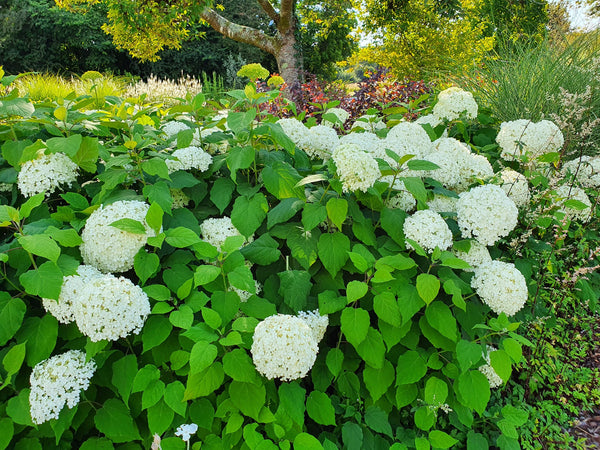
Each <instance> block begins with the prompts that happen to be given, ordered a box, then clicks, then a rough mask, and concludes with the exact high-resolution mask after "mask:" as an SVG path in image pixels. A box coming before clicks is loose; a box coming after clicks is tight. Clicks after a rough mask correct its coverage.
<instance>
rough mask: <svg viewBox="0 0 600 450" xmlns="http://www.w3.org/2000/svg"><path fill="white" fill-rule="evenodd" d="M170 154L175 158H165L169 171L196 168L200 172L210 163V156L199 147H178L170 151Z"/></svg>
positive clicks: (206, 168)
mask: <svg viewBox="0 0 600 450" xmlns="http://www.w3.org/2000/svg"><path fill="white" fill-rule="evenodd" d="M171 156H173V157H174V158H176V159H167V160H165V163H166V164H167V167H168V168H169V173H173V172H176V171H178V170H190V169H198V170H199V171H200V172H205V171H206V170H208V168H209V167H210V164H211V163H212V156H210V155H209V154H208V153H206V152H205V151H204V150H202V149H201V148H200V147H194V146H191V147H185V148H179V149H177V150H175V151H174V152H173V153H171Z"/></svg>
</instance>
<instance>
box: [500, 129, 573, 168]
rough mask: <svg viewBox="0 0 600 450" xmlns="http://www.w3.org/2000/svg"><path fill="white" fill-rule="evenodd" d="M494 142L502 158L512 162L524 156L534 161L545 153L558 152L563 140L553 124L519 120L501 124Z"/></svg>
mask: <svg viewBox="0 0 600 450" xmlns="http://www.w3.org/2000/svg"><path fill="white" fill-rule="evenodd" d="M496 142H497V143H498V145H499V146H500V149H501V155H502V157H503V158H504V159H506V160H509V161H512V160H514V159H518V158H519V157H521V156H523V155H525V154H528V155H529V157H530V158H531V159H535V158H538V157H539V156H541V155H543V154H545V153H550V152H558V151H560V149H561V148H562V146H563V144H564V142H565V140H564V137H563V134H562V132H561V131H560V128H558V127H557V126H556V125H555V124H554V122H551V121H549V120H542V121H540V122H537V123H534V122H531V121H530V120H526V119H519V120H513V121H511V122H504V123H502V124H501V125H500V131H499V132H498V136H496Z"/></svg>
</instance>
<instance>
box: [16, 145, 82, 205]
mask: <svg viewBox="0 0 600 450" xmlns="http://www.w3.org/2000/svg"><path fill="white" fill-rule="evenodd" d="M77 169H78V167H77V164H75V163H74V162H73V161H71V159H70V158H69V157H68V156H67V155H65V154H64V153H60V152H58V153H50V154H49V155H44V154H43V155H40V156H38V157H37V158H36V159H33V160H31V161H26V162H24V163H23V164H22V165H21V170H20V171H19V175H18V177H17V186H18V187H19V190H20V191H21V194H23V196H24V197H32V196H34V195H36V194H39V193H40V192H46V195H50V194H51V193H53V192H54V191H55V190H56V189H57V188H59V187H60V185H61V184H66V185H67V186H69V187H71V184H72V183H74V182H75V180H77Z"/></svg>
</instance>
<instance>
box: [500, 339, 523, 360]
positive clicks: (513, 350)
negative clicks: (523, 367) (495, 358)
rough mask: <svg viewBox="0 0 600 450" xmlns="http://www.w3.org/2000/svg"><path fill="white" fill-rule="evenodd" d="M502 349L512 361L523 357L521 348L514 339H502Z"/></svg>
mask: <svg viewBox="0 0 600 450" xmlns="http://www.w3.org/2000/svg"><path fill="white" fill-rule="evenodd" d="M502 347H504V351H505V352H506V353H507V354H508V356H510V358H511V359H512V360H513V362H515V363H518V362H520V361H521V359H523V349H522V348H521V344H519V343H518V342H517V341H516V340H515V339H512V338H506V339H504V340H503V341H502Z"/></svg>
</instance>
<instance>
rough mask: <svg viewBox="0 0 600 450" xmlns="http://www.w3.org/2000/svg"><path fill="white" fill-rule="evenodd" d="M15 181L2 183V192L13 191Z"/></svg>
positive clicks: (0, 188) (0, 190)
mask: <svg viewBox="0 0 600 450" xmlns="http://www.w3.org/2000/svg"><path fill="white" fill-rule="evenodd" d="M12 188H13V183H0V192H10V191H12Z"/></svg>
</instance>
